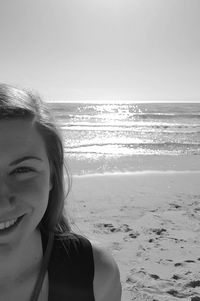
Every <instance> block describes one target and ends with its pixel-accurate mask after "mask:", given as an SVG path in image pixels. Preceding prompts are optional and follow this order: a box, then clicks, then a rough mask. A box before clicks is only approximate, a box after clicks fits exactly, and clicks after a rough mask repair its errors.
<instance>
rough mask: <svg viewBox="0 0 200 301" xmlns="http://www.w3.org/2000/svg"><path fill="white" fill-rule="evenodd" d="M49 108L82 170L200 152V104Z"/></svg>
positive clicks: (59, 105) (123, 166)
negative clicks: (146, 158)
mask: <svg viewBox="0 0 200 301" xmlns="http://www.w3.org/2000/svg"><path fill="white" fill-rule="evenodd" d="M49 106H50V108H51V110H52V112H53V114H54V116H55V119H56V122H57V124H58V126H59V127H60V128H61V131H62V134H63V138H64V149H65V157H66V159H67V161H68V162H69V165H71V168H72V169H73V172H75V173H78V174H84V173H93V172H109V171H111V172H112V171H131V170H133V169H134V168H135V166H133V164H132V162H133V158H136V156H137V157H138V158H139V157H141V156H143V157H144V156H146V157H148V158H152V157H154V158H155V156H156V158H158V157H161V156H171V158H172V157H173V158H174V157H175V156H187V157H188V156H197V157H198V158H199V156H200V103H199V104H198V103H118V104H117V103H115V104H113V103H112V104H111V103H110V104H105V103H104V104H99V103H49ZM199 169H200V167H199Z"/></svg>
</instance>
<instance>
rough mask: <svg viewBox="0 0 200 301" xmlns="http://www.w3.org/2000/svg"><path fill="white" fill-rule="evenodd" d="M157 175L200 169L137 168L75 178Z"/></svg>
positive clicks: (77, 175)
mask: <svg viewBox="0 0 200 301" xmlns="http://www.w3.org/2000/svg"><path fill="white" fill-rule="evenodd" d="M151 174H152V175H157V174H166V175H167V174H200V170H136V171H124V172H123V171H121V172H120V171H119V172H104V173H95V172H94V173H86V174H80V175H79V174H75V175H73V176H72V177H73V178H79V177H80V178H82V177H86V178H87V177H88V178H90V177H104V176H108V177H109V176H139V175H151Z"/></svg>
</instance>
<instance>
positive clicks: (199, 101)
mask: <svg viewBox="0 0 200 301" xmlns="http://www.w3.org/2000/svg"><path fill="white" fill-rule="evenodd" d="M46 102H47V103H85V104H134V103H135V104H139V103H172V104H173V103H174V104H178V103H179V104H180V103H188V104H189V103H190V104H192V103H194V104H200V99H198V100H178V99H168V100H167V99H166V100H112V99H110V100H109V99H108V100H50V101H46Z"/></svg>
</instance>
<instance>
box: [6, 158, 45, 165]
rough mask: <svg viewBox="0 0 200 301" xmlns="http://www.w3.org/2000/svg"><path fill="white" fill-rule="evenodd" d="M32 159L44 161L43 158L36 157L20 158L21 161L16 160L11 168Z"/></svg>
mask: <svg viewBox="0 0 200 301" xmlns="http://www.w3.org/2000/svg"><path fill="white" fill-rule="evenodd" d="M31 159H35V160H39V161H43V160H42V159H41V158H39V157H36V156H24V157H22V158H19V159H17V160H15V161H13V162H11V163H10V166H13V165H17V164H19V163H21V162H22V161H25V160H31Z"/></svg>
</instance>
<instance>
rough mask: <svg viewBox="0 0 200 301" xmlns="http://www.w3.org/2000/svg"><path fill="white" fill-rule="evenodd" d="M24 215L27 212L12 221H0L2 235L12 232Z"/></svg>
mask: <svg viewBox="0 0 200 301" xmlns="http://www.w3.org/2000/svg"><path fill="white" fill-rule="evenodd" d="M24 216H25V214H24V215H22V216H20V217H18V218H17V219H13V220H12V221H8V222H5V223H0V235H1V234H8V233H10V232H12V231H13V230H15V229H16V228H17V226H18V225H19V223H20V222H21V220H22V218H23V217H24Z"/></svg>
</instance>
